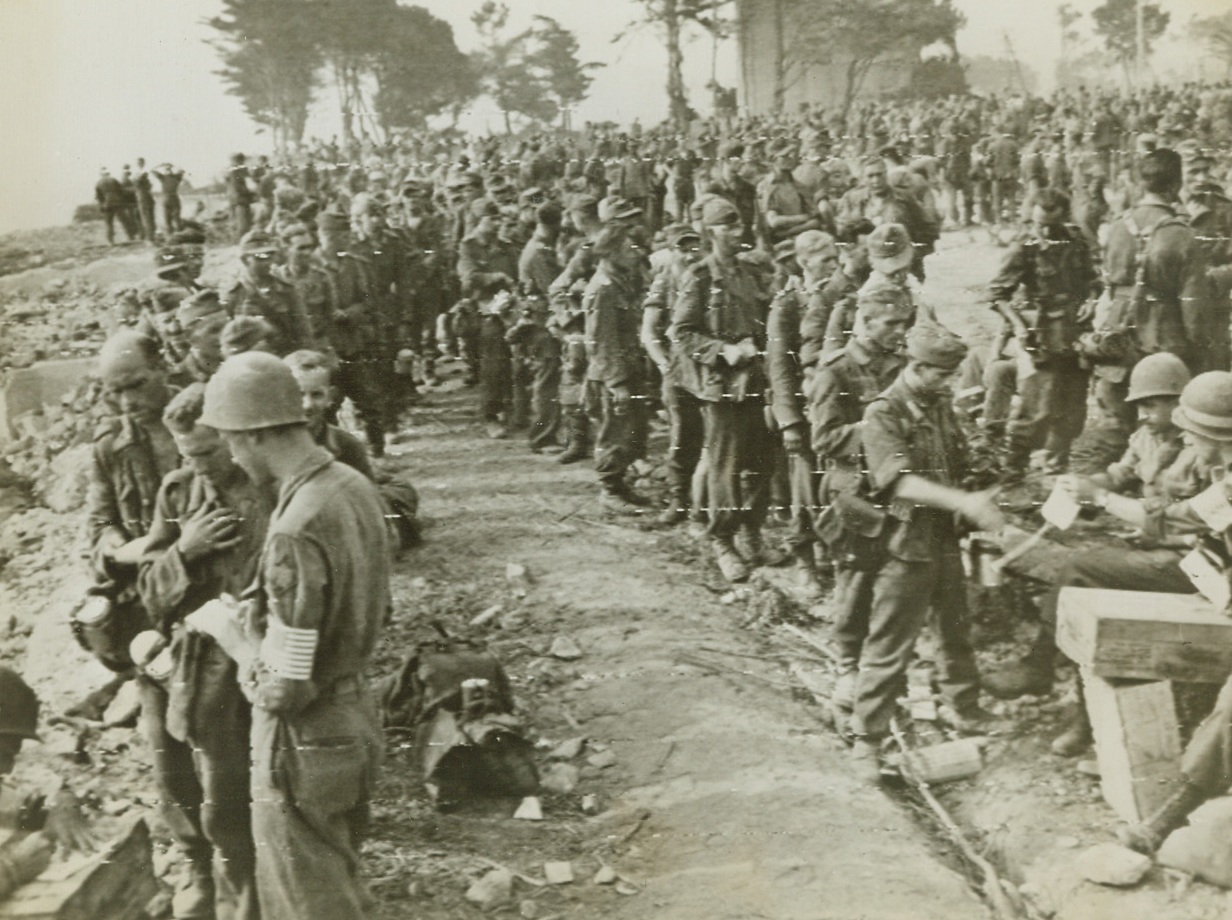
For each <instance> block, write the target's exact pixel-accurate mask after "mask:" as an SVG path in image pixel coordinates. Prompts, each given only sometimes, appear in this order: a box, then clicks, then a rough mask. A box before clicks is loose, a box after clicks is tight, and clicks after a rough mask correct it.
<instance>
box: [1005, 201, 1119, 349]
mask: <svg viewBox="0 0 1232 920" xmlns="http://www.w3.org/2000/svg"><path fill="white" fill-rule="evenodd" d="M1095 286H1096V277H1095V266H1094V263H1093V261H1092V259H1091V251H1090V249H1089V248H1088V246H1087V242H1086V239H1085V237H1084V236H1083V235H1082V231H1081V230H1080V229H1079V228H1078V227H1075V226H1071V225H1069V224H1066V225H1064V226H1063V227H1062V228H1061V229H1060V230H1059V231H1058V238H1057V239H1038V238H1036V237H1034V236H1032V237H1028V238H1025V239H1022V240H1019V241H1017V242H1016V243H1014V244H1013V246H1011V247H1010V249H1009V251H1008V252H1007V253H1006V254H1005V258H1004V259H1003V260H1002V262H1001V270H1000V271H999V272H998V273H997V276H996V277H995V278H994V279H993V280H992V283H991V284H990V285H989V291H990V294H991V296H992V299H993V300H994V301H997V302H1008V301H1009V300H1010V299H1011V298H1012V297H1013V296H1014V294H1015V293H1021V294H1022V295H1023V296H1024V297H1025V299H1026V304H1025V310H1024V311H1023V312H1024V314H1025V317H1024V318H1025V319H1026V321H1027V324H1028V325H1029V326H1031V327H1032V329H1033V331H1034V333H1035V337H1036V342H1035V343H1034V344H1035V345H1036V347H1038V349H1039V352H1040V354H1041V357H1042V356H1044V355H1059V354H1072V353H1073V350H1074V349H1073V345H1074V342H1075V341H1076V340H1077V338H1078V334H1079V329H1078V311H1079V309H1080V308H1081V306H1082V304H1083V303H1085V302H1086V300H1087V298H1088V297H1090V296H1091V295H1092V294H1093V293H1095ZM1024 344H1026V343H1024Z"/></svg>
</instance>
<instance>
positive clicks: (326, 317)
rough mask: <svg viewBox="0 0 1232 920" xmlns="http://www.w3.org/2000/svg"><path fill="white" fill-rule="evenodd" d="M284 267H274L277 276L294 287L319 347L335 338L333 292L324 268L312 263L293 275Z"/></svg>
mask: <svg viewBox="0 0 1232 920" xmlns="http://www.w3.org/2000/svg"><path fill="white" fill-rule="evenodd" d="M284 269H285V266H279V267H278V268H275V269H274V272H275V277H277V278H279V279H280V280H282V281H285V282H286V283H287V284H289V285H291V286H292V287H293V288H295V292H296V293H297V294H298V295H299V299H300V303H302V304H303V306H304V312H305V314H306V315H307V317H308V328H309V330H310V338H311V340H312V343H313V344H314V346H315V347H317V348H323V347H326V346H327V345H328V344H329V343H331V342H332V341H333V339H334V336H333V328H334V309H335V306H336V305H335V303H334V291H333V285H332V284H331V283H330V279H329V274H328V273H327V272H326V271H325V269H323V268H320V267H319V266H317V265H313V264H310V265H309V266H308V267H307V270H306V271H305V272H304V273H303V274H302V275H293V274H291V272H290V271H289V270H284Z"/></svg>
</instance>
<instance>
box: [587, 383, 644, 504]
mask: <svg viewBox="0 0 1232 920" xmlns="http://www.w3.org/2000/svg"><path fill="white" fill-rule="evenodd" d="M631 389H633V388H631ZM636 395H637V391H636V390H634V396H635V397H636ZM642 407H643V402H642V400H639V399H636V398H635V399H632V400H630V401H629V403H628V404H627V405H625V406H623V407H621V406H618V405H617V403H616V400H615V399H613V398H612V391H611V390H610V389H608V388H607V387H606V386H604V387H602V388H601V390H600V423H599V434H598V436H597V438H596V439H595V472H596V473H598V474H599V481H600V482H601V483H603V484H604V486H607V487H613V488H618V487H619V486H620V485H621V484H622V483H623V480H624V475H625V470H627V469H628V468H629V464H631V463H632V462H633V461H634V460H635V459H636V453H635V451H636V447H637V443H638V438H639V432H638V429H639V428H640V427H641V426H642V425H644V424H645V419H644V412H643V409H642Z"/></svg>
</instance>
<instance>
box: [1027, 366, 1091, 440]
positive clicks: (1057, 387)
mask: <svg viewBox="0 0 1232 920" xmlns="http://www.w3.org/2000/svg"><path fill="white" fill-rule="evenodd" d="M1089 379H1090V378H1089V375H1088V374H1087V372H1086V371H1085V370H1083V369H1082V368H1081V367H1079V365H1078V357H1077V355H1066V356H1059V357H1054V358H1051V359H1049V361H1048V362H1047V363H1046V364H1044V365H1043V366H1041V367H1038V368H1036V370H1035V373H1034V374H1032V375H1031V376H1030V377H1028V378H1027V379H1026V380H1024V381H1023V382H1022V402H1021V404H1020V406H1019V409H1018V412H1017V413H1016V414H1015V415H1014V417H1013V418H1011V419H1010V422H1009V427H1008V434H1009V442H1010V449H1011V452H1012V453H1016V454H1022V455H1023V456H1025V455H1026V454H1028V453H1030V452H1031V451H1032V450H1034V449H1036V448H1039V447H1043V448H1044V449H1045V450H1047V451H1048V452H1049V454H1052V455H1054V456H1058V457H1064V456H1066V455H1068V453H1069V448H1070V445H1071V444H1073V443H1074V440H1075V439H1076V438H1077V437H1078V436H1079V435H1080V434H1082V427H1083V425H1085V424H1086V421H1087V383H1088V381H1089Z"/></svg>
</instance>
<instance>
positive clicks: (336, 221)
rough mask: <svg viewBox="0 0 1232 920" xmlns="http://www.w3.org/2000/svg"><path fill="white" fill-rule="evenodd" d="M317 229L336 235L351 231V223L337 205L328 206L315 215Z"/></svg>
mask: <svg viewBox="0 0 1232 920" xmlns="http://www.w3.org/2000/svg"><path fill="white" fill-rule="evenodd" d="M317 228H318V229H320V230H324V231H326V232H334V233H337V232H339V231H342V230H350V229H351V221H350V219H349V218H348V217H347V216H346V212H345V211H343V210H342V208H340V207H339V206H338V205H336V204H334V205H330V206H329V207H328V208H326V209H325V210H324V211H322V212H321V213H319V214H318V215H317Z"/></svg>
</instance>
